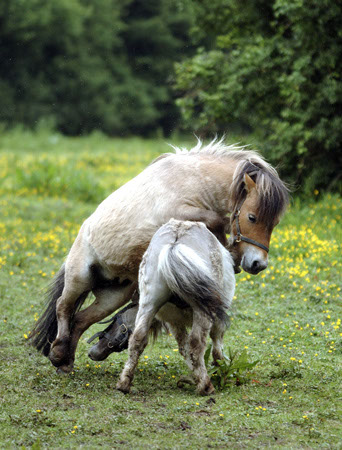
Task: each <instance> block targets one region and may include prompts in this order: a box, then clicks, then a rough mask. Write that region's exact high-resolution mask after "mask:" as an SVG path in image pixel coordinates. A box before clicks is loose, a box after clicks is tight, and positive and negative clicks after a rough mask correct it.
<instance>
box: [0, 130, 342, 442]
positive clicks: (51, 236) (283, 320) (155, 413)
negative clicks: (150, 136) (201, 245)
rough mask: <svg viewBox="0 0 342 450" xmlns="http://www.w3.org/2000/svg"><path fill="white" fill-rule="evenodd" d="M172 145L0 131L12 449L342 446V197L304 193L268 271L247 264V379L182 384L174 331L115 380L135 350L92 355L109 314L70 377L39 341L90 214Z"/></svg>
mask: <svg viewBox="0 0 342 450" xmlns="http://www.w3.org/2000/svg"><path fill="white" fill-rule="evenodd" d="M164 151H168V149H167V146H166V145H165V143H164V142H163V141H161V140H160V141H158V140H155V141H152V140H146V141H142V140H140V139H126V140H120V139H115V140H110V139H107V138H104V137H103V136H101V135H93V136H90V137H88V138H74V139H71V138H69V139H67V138H62V137H60V136H58V135H53V134H49V133H40V134H38V135H31V134H30V133H24V132H18V131H17V132H15V133H7V134H4V135H3V136H1V137H0V179H1V185H0V305H1V311H0V320H1V322H0V364H1V371H0V404H1V406H0V447H1V448H10V447H22V448H31V447H32V448H35V449H39V448H77V447H80V446H82V447H85V448H96V447H100V446H102V447H104V448H118V447H120V448H143V447H146V446H149V447H151V448H207V447H208V448H209V447H211V448H217V447H220V448H244V447H253V448H257V447H261V446H273V447H278V448H280V447H283V448H325V447H326V448H342V425H341V417H342V407H341V405H342V389H341V375H342V326H341V318H342V305H341V283H340V282H341V263H342V257H341V248H340V247H339V243H341V239H342V233H341V231H342V226H341V216H342V200H341V198H340V197H338V196H332V195H326V196H324V197H323V198H321V197H320V194H319V193H317V192H314V193H313V194H312V199H308V200H307V201H306V202H303V201H299V200H298V199H295V200H294V201H293V202H292V205H291V208H290V209H289V211H288V213H287V215H286V216H285V218H284V219H283V221H282V223H281V224H280V225H279V226H278V227H277V229H276V230H275V232H274V234H273V238H272V243H271V251H270V264H269V267H268V269H267V270H266V271H264V272H262V273H260V274H259V275H258V276H255V277H253V276H250V275H248V274H246V273H241V274H239V275H237V290H236V298H235V300H234V308H233V309H234V317H233V321H232V326H231V328H230V330H229V331H228V332H227V333H226V336H225V344H226V346H227V347H228V346H229V347H230V348H231V349H232V350H234V351H239V352H242V351H243V350H244V349H247V351H248V357H249V359H250V361H254V360H256V359H257V360H259V363H258V364H257V366H256V367H255V368H254V369H253V374H252V377H251V378H250V380H249V381H248V382H247V383H245V384H242V385H238V386H237V385H234V384H233V385H232V386H231V387H230V388H229V389H226V390H224V391H222V392H220V391H218V392H217V393H216V394H215V396H213V397H212V398H209V399H208V398H203V397H199V396H198V395H197V394H196V393H195V391H194V388H193V387H192V386H186V387H184V388H183V389H179V388H177V379H178V378H179V377H180V376H181V375H183V374H186V373H187V371H186V367H185V364H184V362H183V361H182V359H181V357H180V355H179V354H178V353H177V351H176V344H175V341H174V339H173V338H172V337H171V336H167V335H165V336H163V337H162V338H161V339H160V340H159V341H158V342H157V343H156V344H155V345H154V346H152V345H150V346H148V347H147V349H146V351H145V353H144V356H143V357H142V358H141V362H140V364H139V370H138V372H137V376H136V379H135V382H134V387H133V389H132V393H131V394H130V395H127V396H124V395H123V394H121V393H120V392H118V391H116V390H115V389H114V386H115V384H116V380H117V377H118V374H119V373H120V370H121V368H122V366H123V363H124V361H125V359H126V357H127V353H126V352H123V353H122V354H119V355H115V354H114V355H112V356H111V357H110V358H109V359H108V360H107V361H105V362H103V363H100V364H97V363H94V362H93V361H91V360H90V359H88V357H87V350H88V348H89V344H87V343H86V340H87V338H89V337H90V336H91V335H92V333H94V332H95V331H97V330H99V329H101V326H99V325H97V326H94V327H92V328H91V329H90V330H88V332H87V333H86V334H85V336H84V339H83V338H82V340H81V342H80V345H79V348H78V353H77V361H76V367H75V370H74V372H73V373H72V374H71V375H69V376H67V377H58V376H57V375H56V374H55V370H54V368H53V367H52V366H51V364H50V363H49V361H48V360H47V359H46V358H44V357H42V356H41V355H40V354H38V353H37V352H36V351H35V350H34V349H33V348H32V347H30V346H28V345H27V336H28V334H29V331H30V329H31V328H32V326H33V324H34V322H35V320H36V319H37V317H38V316H39V314H40V313H41V311H42V308H43V304H44V289H45V287H46V286H47V284H48V282H49V280H51V278H52V277H53V275H54V274H55V273H56V271H57V270H58V268H59V267H60V265H61V264H62V262H63V259H64V257H65V256H66V254H67V252H68V249H69V247H70V245H71V243H72V242H73V240H74V238H75V236H76V234H77V231H78V228H79V226H80V225H81V223H82V221H83V220H84V219H85V218H86V217H87V216H88V215H89V214H90V213H91V212H92V211H93V210H94V208H95V207H96V205H97V203H98V202H100V201H101V200H102V199H103V198H104V197H105V196H106V195H107V194H108V193H110V192H111V191H112V190H113V189H116V188H117V187H118V186H120V185H121V184H122V183H124V182H125V181H126V180H128V179H130V178H131V177H133V176H134V175H135V174H137V173H138V172H139V171H140V170H142V169H143V168H144V167H145V166H146V165H147V164H148V162H149V161H150V160H151V159H152V158H154V157H155V156H157V155H158V154H159V153H161V152H164Z"/></svg>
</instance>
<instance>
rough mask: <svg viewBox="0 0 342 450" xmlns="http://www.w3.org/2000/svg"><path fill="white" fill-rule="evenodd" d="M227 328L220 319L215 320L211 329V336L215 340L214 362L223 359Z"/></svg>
mask: <svg viewBox="0 0 342 450" xmlns="http://www.w3.org/2000/svg"><path fill="white" fill-rule="evenodd" d="M226 329H227V326H226V324H225V323H223V322H222V321H220V320H217V319H216V320H215V322H214V324H213V326H212V328H211V330H210V338H211V340H212V342H213V349H212V355H213V360H214V364H217V360H220V359H223V358H224V356H223V336H224V333H225V331H226Z"/></svg>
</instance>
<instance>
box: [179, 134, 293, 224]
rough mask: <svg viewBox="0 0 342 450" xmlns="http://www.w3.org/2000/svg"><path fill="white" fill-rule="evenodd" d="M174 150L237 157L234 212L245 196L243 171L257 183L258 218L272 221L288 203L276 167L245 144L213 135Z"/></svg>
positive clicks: (232, 197) (269, 222) (232, 192)
mask: <svg viewBox="0 0 342 450" xmlns="http://www.w3.org/2000/svg"><path fill="white" fill-rule="evenodd" d="M172 148H173V149H174V150H175V152H176V154H187V155H196V154H197V155H211V156H214V157H218V158H229V159H231V160H234V161H237V165H236V168H235V171H234V175H233V182H232V185H231V188H230V195H231V198H230V202H231V207H230V209H231V211H232V212H235V211H236V210H237V209H238V207H239V206H240V205H241V203H242V202H243V201H244V199H245V198H246V195H247V192H246V188H245V181H244V175H245V173H246V174H248V175H249V176H250V177H251V178H252V179H253V181H254V182H255V183H256V188H257V191H258V193H259V205H258V219H259V220H260V221H262V222H264V223H268V224H269V226H270V227H272V226H273V225H274V221H275V220H277V219H278V218H279V217H280V216H281V215H282V214H283V213H284V211H285V209H286V207H287V205H288V203H289V188H288V187H287V186H286V184H285V183H284V182H283V181H282V180H281V179H280V178H279V175H278V172H277V170H276V169H275V168H274V167H272V166H271V164H269V163H268V162H266V161H265V159H264V158H263V157H262V156H261V155H260V154H259V153H258V152H256V151H254V150H246V146H239V145H236V144H233V145H227V144H225V143H224V136H223V137H222V138H221V139H217V138H215V139H213V140H212V141H211V142H210V143H209V144H207V145H203V142H202V141H201V140H200V139H198V142H197V145H196V146H195V147H194V148H192V149H191V150H187V149H186V148H179V147H174V146H172Z"/></svg>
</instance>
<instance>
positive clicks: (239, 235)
mask: <svg viewBox="0 0 342 450" xmlns="http://www.w3.org/2000/svg"><path fill="white" fill-rule="evenodd" d="M244 201H245V200H243V201H242V202H241V203H240V205H239V207H238V209H237V211H236V212H235V214H234V220H235V225H236V236H233V243H234V244H238V243H239V242H241V241H243V242H247V243H248V244H252V245H255V246H256V247H260V248H262V249H263V250H265V252H267V253H268V252H269V248H268V247H266V245H264V244H260V242H258V241H255V240H254V239H250V238H248V237H246V236H244V235H243V234H242V233H241V230H240V223H239V216H240V213H241V208H242V205H243V204H244Z"/></svg>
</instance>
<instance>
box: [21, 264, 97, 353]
mask: <svg viewBox="0 0 342 450" xmlns="http://www.w3.org/2000/svg"><path fill="white" fill-rule="evenodd" d="M64 276H65V267H64V264H63V266H62V267H61V268H60V270H59V272H58V273H57V275H56V277H55V278H54V280H53V282H52V283H51V285H50V288H49V290H48V292H47V306H46V309H45V311H44V313H43V315H42V316H41V317H40V318H39V319H38V321H37V323H36V325H35V327H34V328H33V330H32V331H31V333H30V335H29V339H30V340H31V345H33V346H34V347H36V349H37V350H39V351H41V352H42V353H43V355H44V356H48V354H49V352H50V347H51V344H52V342H53V341H54V340H55V339H56V336H57V313H56V303H57V300H58V299H59V297H60V296H61V295H62V292H63V289H64ZM88 293H89V292H84V293H83V294H82V295H81V296H80V297H79V298H78V299H77V302H76V305H75V312H76V311H78V310H79V309H80V307H81V306H82V304H83V302H84V300H85V299H86V298H87V295H88Z"/></svg>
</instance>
